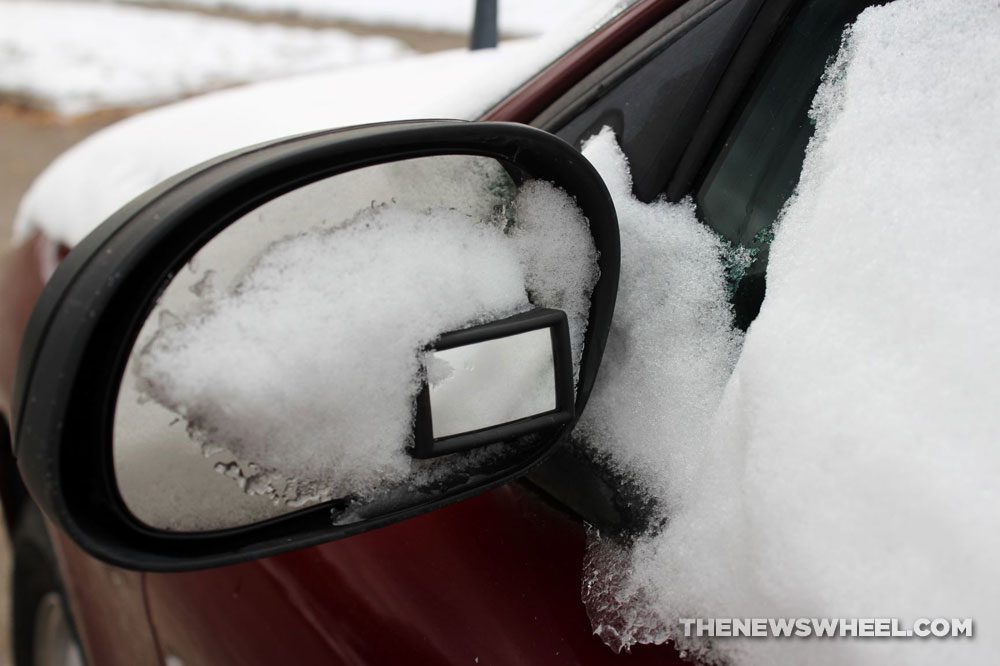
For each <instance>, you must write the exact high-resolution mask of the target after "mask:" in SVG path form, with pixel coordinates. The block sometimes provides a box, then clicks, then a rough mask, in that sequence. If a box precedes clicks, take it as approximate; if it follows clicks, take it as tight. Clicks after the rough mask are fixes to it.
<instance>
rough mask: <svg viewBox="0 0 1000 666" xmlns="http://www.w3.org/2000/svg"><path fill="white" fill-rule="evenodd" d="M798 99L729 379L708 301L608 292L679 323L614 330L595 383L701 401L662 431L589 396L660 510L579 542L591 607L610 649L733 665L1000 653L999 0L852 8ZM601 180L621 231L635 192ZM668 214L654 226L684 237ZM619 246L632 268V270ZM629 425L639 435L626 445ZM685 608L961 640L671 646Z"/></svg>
mask: <svg viewBox="0 0 1000 666" xmlns="http://www.w3.org/2000/svg"><path fill="white" fill-rule="evenodd" d="M812 115H813V118H814V120H815V122H816V128H817V129H816V133H815V136H814V138H813V140H812V142H811V144H810V146H809V149H808V153H807V157H806V162H805V167H804V171H803V175H802V178H801V181H800V183H799V187H798V190H797V194H796V195H795V196H794V197H793V199H792V200H791V201H790V202H789V204H788V205H787V206H786V208H785V210H784V211H783V214H782V216H781V218H780V220H779V224H778V228H777V232H776V238H775V241H774V244H773V247H772V249H771V255H770V265H769V268H768V286H767V290H768V291H767V296H766V299H765V301H764V304H763V307H762V309H761V312H760V315H759V317H758V318H757V320H756V321H755V322H754V323H753V325H752V326H751V327H750V329H749V331H748V333H747V335H746V338H745V341H744V344H743V348H742V352H741V354H740V356H739V360H738V362H737V364H736V367H735V370H734V371H733V374H732V376H731V377H730V378H729V379H728V382H726V383H725V384H724V387H723V385H722V384H721V383H720V382H719V372H720V369H721V368H724V367H725V366H726V365H727V364H728V363H729V358H730V355H731V354H732V349H733V348H732V347H731V346H730V345H729V344H728V343H726V340H725V336H724V335H723V333H722V331H720V330H719V329H718V328H717V327H716V326H715V325H713V324H712V322H715V321H717V318H718V316H719V315H718V312H717V306H712V304H711V303H710V302H706V303H701V302H697V301H696V302H692V303H690V304H689V305H686V306H684V307H680V308H674V307H670V306H671V305H672V303H671V302H670V301H666V305H667V306H668V307H666V308H664V307H661V305H662V304H661V303H658V302H655V301H650V302H646V303H642V302H640V301H636V300H634V299H633V297H630V296H628V295H626V294H623V300H622V302H623V307H622V308H620V310H619V316H621V317H622V318H623V320H624V321H625V322H628V321H629V320H632V319H633V318H634V319H638V318H639V316H640V315H639V313H638V312H636V311H634V310H633V308H636V307H646V308H648V309H647V310H646V311H645V312H644V313H643V315H644V316H645V317H646V318H648V319H662V320H664V321H663V322H662V323H659V324H652V323H651V324H648V325H647V326H649V327H653V326H662V327H664V328H667V327H669V326H671V325H673V324H669V323H667V322H670V321H680V322H681V324H680V326H681V330H682V333H681V336H680V339H679V340H677V339H675V338H671V337H665V338H664V339H663V340H662V341H661V347H660V348H659V349H655V348H654V349H650V348H648V347H647V346H645V345H643V344H635V345H633V344H629V342H630V340H631V339H632V338H631V337H626V339H625V340H624V342H623V350H622V351H621V352H620V353H621V354H623V355H624V356H623V359H624V360H623V359H622V358H618V360H616V361H612V359H615V358H616V357H615V356H612V357H611V358H609V361H610V362H613V363H615V364H616V365H617V364H621V363H623V362H624V363H630V364H631V367H633V368H635V370H636V373H638V374H632V375H629V376H628V377H622V378H620V379H618V380H617V381H618V382H619V384H618V385H617V386H613V385H611V383H610V382H612V381H615V380H616V375H615V374H613V373H606V374H603V378H604V380H603V384H604V386H602V389H601V390H602V393H605V394H612V393H616V392H618V391H629V390H630V387H628V386H626V385H624V383H625V382H626V380H627V381H628V382H634V383H639V384H646V383H648V384H652V385H658V384H659V383H660V382H661V381H662V382H663V385H664V386H666V387H668V388H670V391H669V392H668V393H667V394H666V395H665V396H664V397H666V398H671V397H673V398H676V397H678V396H679V397H680V399H681V401H682V403H683V401H684V400H685V399H686V398H687V397H688V396H687V392H688V391H689V390H693V391H694V392H695V393H696V394H697V395H699V396H701V397H702V398H703V399H705V400H710V399H712V398H713V396H715V403H716V404H715V405H714V408H715V409H714V414H711V415H707V412H708V411H709V410H710V408H709V407H708V406H706V407H705V408H704V409H703V410H701V411H699V410H697V409H692V410H691V411H690V412H686V413H687V414H690V415H691V418H693V419H694V420H695V421H696V423H695V424H693V425H692V424H688V425H684V424H680V425H678V424H673V423H671V424H665V423H664V422H663V419H661V418H660V417H659V415H658V414H654V413H652V411H651V408H649V407H645V408H643V409H642V410H641V411H640V410H638V409H637V410H634V411H633V412H631V413H629V412H628V411H626V410H621V411H618V412H615V411H611V410H607V411H606V412H605V413H606V414H607V415H608V418H612V419H616V420H615V421H614V422H612V423H610V424H609V425H608V426H607V429H608V431H609V433H610V436H609V438H608V439H606V440H604V441H603V445H604V446H606V447H607V450H608V455H610V456H612V457H613V458H614V459H616V460H617V461H618V464H619V465H621V466H623V467H630V468H632V469H634V470H642V471H641V472H638V471H637V472H636V473H642V474H644V475H646V476H648V475H650V472H649V471H647V468H651V469H652V470H653V472H652V475H653V476H656V477H657V478H655V479H654V480H653V482H652V483H651V484H650V485H651V488H652V490H653V492H654V493H656V494H662V495H661V496H662V497H663V498H664V499H665V500H666V501H665V502H664V512H663V518H664V520H665V521H666V524H665V526H664V527H662V528H661V529H658V530H657V531H655V532H654V533H650V534H647V535H645V536H643V537H641V538H640V539H639V540H638V542H637V543H636V544H635V546H634V548H633V549H632V550H631V551H630V552H621V551H616V550H615V548H614V547H612V546H610V545H609V544H607V543H604V542H601V541H600V540H595V542H594V544H593V546H592V550H591V557H590V567H591V568H590V570H589V572H588V574H587V578H586V580H585V586H584V596H585V600H586V601H587V603H588V607H589V611H590V613H591V617H592V620H593V621H594V623H595V630H596V631H598V633H600V634H601V636H602V637H603V638H604V639H605V640H606V641H608V642H609V644H612V645H613V646H614V647H622V646H626V647H627V646H628V645H630V644H632V643H634V642H636V641H640V642H662V641H664V640H667V639H671V638H672V639H676V640H678V641H679V646H680V647H681V648H683V649H686V650H689V651H692V652H693V653H694V654H696V655H697V656H698V657H700V658H701V659H704V660H713V659H721V660H725V661H727V662H728V663H733V664H775V663H810V664H846V663H850V664H867V663H872V664H876V663H877V664H883V663H909V664H939V663H962V664H992V663H995V661H996V655H997V654H998V653H1000V640H998V639H997V635H998V633H997V627H998V626H1000V582H998V577H997V575H996V554H997V552H1000V531H998V529H997V526H998V525H1000V486H998V484H997V478H1000V449H998V448H997V444H998V443H1000V411H998V410H997V405H998V404H1000V384H998V382H997V377H1000V354H998V353H997V350H996V341H997V340H1000V299H998V298H997V268H996V266H997V261H996V248H997V247H998V246H1000V225H998V224H997V211H998V210H1000V187H998V185H997V184H998V183H1000V160H998V159H997V155H1000V126H998V118H1000V5H998V4H997V3H996V2H995V1H993V0H898V1H897V2H895V3H892V4H890V5H887V6H882V7H877V8H872V9H869V10H867V11H865V12H864V13H863V14H862V15H861V16H860V18H859V19H858V21H857V23H856V24H855V25H854V26H853V28H852V29H851V30H850V31H849V33H848V36H847V38H846V41H845V44H844V46H843V48H842V50H841V52H840V54H839V56H838V57H837V59H836V61H835V62H834V63H833V64H832V65H831V67H830V68H829V70H828V72H827V74H826V77H825V81H824V83H823V85H822V87H821V89H820V91H819V93H818V95H817V97H816V99H815V102H814V106H813V110H812ZM599 147H600V146H599V145H598V146H595V147H594V148H599ZM606 154H607V148H606V147H605V149H604V156H605V157H602V156H601V155H598V156H596V157H595V159H596V160H597V161H600V159H605V158H606ZM612 171H613V173H611V174H609V176H610V177H617V178H619V179H620V178H621V175H620V174H621V172H622V169H621V168H620V166H619V167H616V168H615V169H613V170H612ZM613 191H615V190H614V189H613ZM618 192H619V194H618V202H616V203H617V205H619V213H620V216H621V217H622V218H623V220H622V227H623V232H624V231H625V230H626V229H627V228H628V225H629V224H630V221H629V218H630V217H632V216H633V215H634V214H633V213H631V212H630V211H631V210H632V208H633V207H634V206H633V204H632V203H631V202H630V201H629V200H628V199H627V198H625V199H624V200H623V199H622V195H621V189H620V188H618ZM655 206H661V207H662V206H663V205H662V204H656V205H654V207H655ZM683 207H684V204H681V205H680V207H679V208H677V207H671V208H664V212H663V214H662V215H661V216H660V218H659V222H660V223H661V224H664V225H671V226H676V227H680V228H686V227H689V226H690V217H689V216H688V215H687V214H686V213H685V212H684V209H683ZM645 214H647V215H650V216H651V215H652V213H649V212H647V213H645ZM651 221H652V220H651ZM676 233H680V232H679V231H678V232H676ZM691 236H692V238H691V239H690V249H689V250H687V251H686V253H687V254H688V255H689V256H690V257H693V258H691V259H690V261H691V262H692V263H695V262H698V263H701V262H700V260H698V259H697V258H698V257H701V256H702V255H703V254H704V245H705V242H704V241H702V240H697V239H695V234H691ZM627 248H628V246H627V245H626V252H625V254H624V256H623V264H624V265H625V266H629V265H632V266H633V268H631V269H623V270H625V271H626V275H628V274H630V272H631V271H636V272H638V271H639V270H640V269H639V268H638V267H636V264H637V263H641V262H643V261H648V258H645V257H643V255H641V254H639V253H637V252H635V250H634V249H632V250H628V249H627ZM674 257H676V254H675V255H669V256H668V257H664V258H663V259H661V260H662V261H667V260H668V258H674ZM695 273H700V275H701V277H700V278H698V277H695V282H696V284H693V285H688V286H687V288H688V289H693V290H694V291H695V292H697V293H702V292H705V291H706V290H718V288H719V279H718V269H717V268H713V267H711V266H710V265H709V264H708V263H706V264H705V265H704V266H703V267H702V268H701V269H700V270H699V271H695ZM692 275H694V273H692ZM624 288H625V285H624V284H623V289H624ZM643 288H647V287H646V286H645V285H644V286H643ZM710 300H711V299H710V298H709V299H708V301H710ZM699 309H701V311H702V312H703V313H706V317H705V318H703V317H702V316H701V315H698V314H697V311H698V310H699ZM693 319H696V320H698V321H699V322H704V321H706V320H707V322H708V324H707V326H708V332H709V335H708V337H706V338H704V339H705V348H704V349H702V350H701V351H702V352H703V353H704V354H705V355H706V356H707V357H708V362H705V360H704V359H703V360H702V361H699V360H698V356H697V355H695V356H694V359H693V363H692V365H691V367H690V373H689V374H687V375H684V374H683V373H676V377H675V379H670V380H669V381H668V380H667V379H665V378H668V377H670V376H671V375H672V374H674V373H675V368H674V366H673V365H671V364H670V363H669V361H668V362H667V364H666V367H664V362H663V360H662V359H663V358H667V359H669V358H670V356H671V354H672V351H671V347H672V346H673V345H675V344H681V345H685V344H686V341H685V337H684V334H683V332H684V330H686V327H688V326H690V324H688V323H687V322H690V321H692V320H693ZM626 325H627V324H626ZM640 340H641V338H640ZM712 359H714V361H713V360H712ZM609 365H610V363H608V362H606V364H605V366H604V368H603V369H602V373H603V372H604V370H608V369H609ZM671 383H673V386H672V387H670V384H671ZM596 406H597V407H600V403H598V404H597V405H596ZM593 408H594V406H592V407H591V409H593ZM660 409H667V410H677V407H676V406H675V405H672V404H668V403H665V404H663V405H661V406H660ZM594 417H595V415H594V414H591V413H589V412H588V420H589V419H591V418H594ZM636 419H639V420H640V421H641V422H642V425H641V426H640V425H636V424H635V423H634V421H635V420H636ZM643 428H644V429H643ZM640 433H641V435H642V437H643V438H644V440H645V443H646V446H645V447H638V446H635V445H634V444H632V442H635V441H637V440H639V439H640V437H639V434H640ZM689 433H694V435H693V436H688V434H689ZM599 443H600V442H598V444H599ZM619 444H621V445H622V446H621V448H619ZM697 617H701V618H712V617H737V618H754V617H764V618H783V617H807V618H808V617H820V618H867V617H887V618H899V619H900V621H901V623H902V626H904V627H906V626H908V624H909V623H910V622H913V621H914V620H916V619H918V618H924V617H928V618H936V617H945V618H973V619H974V622H975V624H974V627H975V637H974V638H972V639H968V638H957V639H939V640H910V641H906V640H885V639H883V640H852V639H838V640H829V639H826V640H822V639H814V640H802V639H794V640H761V639H736V638H733V639H721V640H715V641H714V642H713V643H711V644H708V643H698V642H694V641H692V640H687V641H685V640H684V639H683V638H682V636H681V635H680V627H679V625H678V624H677V621H678V619H679V618H697Z"/></svg>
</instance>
